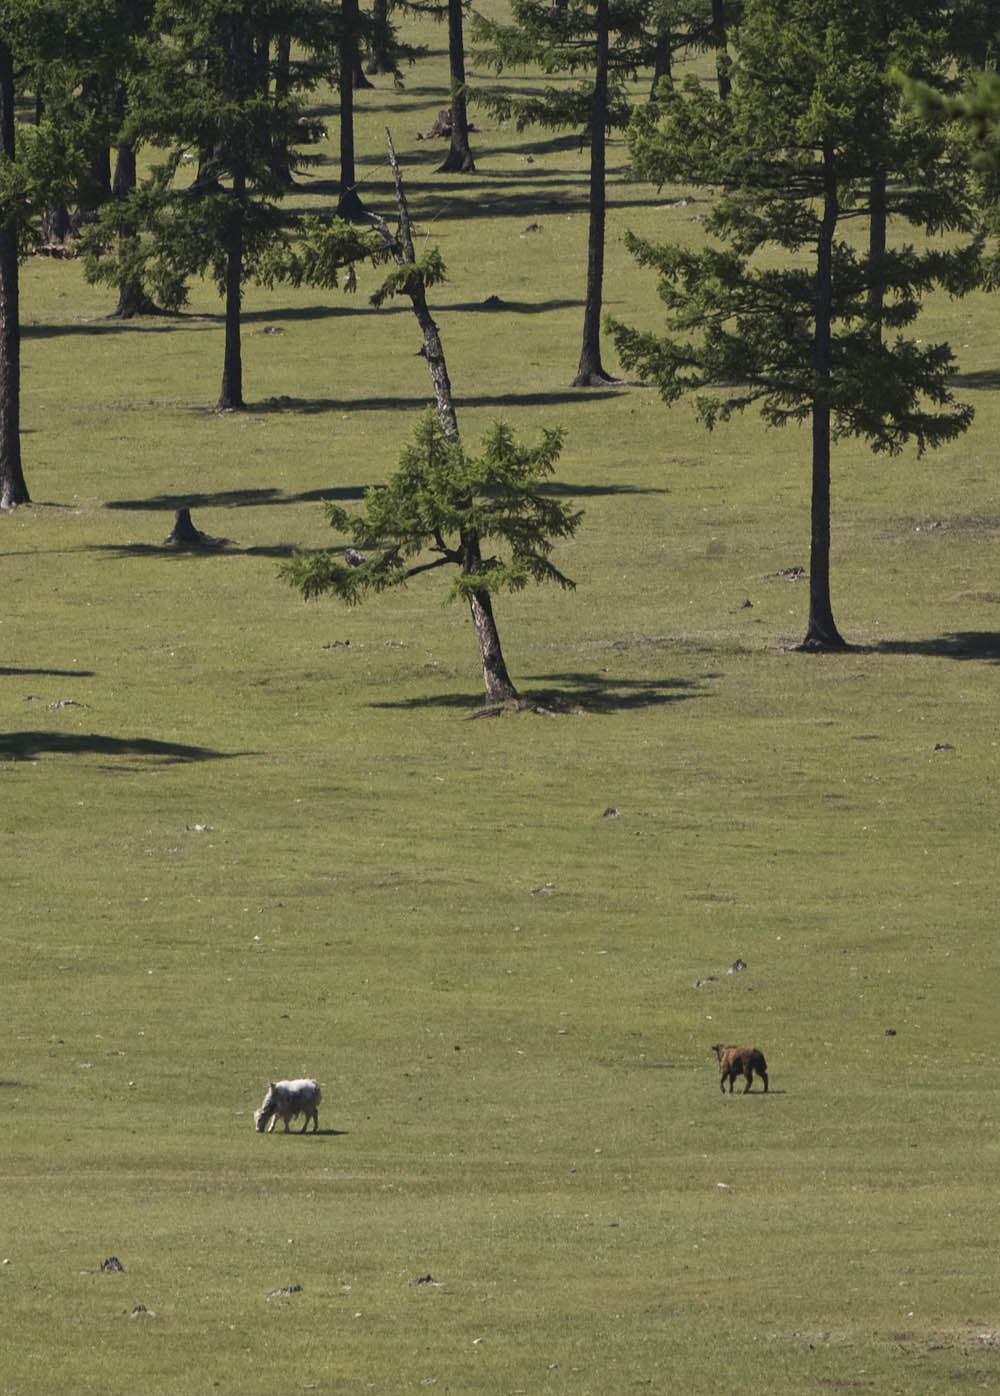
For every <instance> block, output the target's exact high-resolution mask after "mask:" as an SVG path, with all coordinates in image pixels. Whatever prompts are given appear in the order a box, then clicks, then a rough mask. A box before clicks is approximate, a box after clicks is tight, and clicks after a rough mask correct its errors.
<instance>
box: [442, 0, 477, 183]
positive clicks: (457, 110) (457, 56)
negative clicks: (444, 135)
mask: <svg viewBox="0 0 1000 1396" xmlns="http://www.w3.org/2000/svg"><path fill="white" fill-rule="evenodd" d="M462 3H463V0H448V62H449V64H450V66H451V146H450V148H449V150H448V154H447V155H446V156H445V158H444V163H443V164H441V165H439V166H438V173H439V174H472V173H474V172H475V168H476V162H475V161H474V160H473V158H472V151H471V150H470V149H469V115H468V109H467V106H466V100H465V35H464V33H463V31H462Z"/></svg>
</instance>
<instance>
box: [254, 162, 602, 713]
mask: <svg viewBox="0 0 1000 1396" xmlns="http://www.w3.org/2000/svg"><path fill="white" fill-rule="evenodd" d="M389 159H390V163H391V166H392V170H393V175H394V178H395V183H396V202H397V209H398V227H397V229H396V230H395V231H392V230H390V228H389V226H388V224H387V223H385V221H384V220H382V219H381V218H376V219H375V220H374V221H375V223H376V224H377V229H378V236H379V239H380V243H381V246H380V248H379V250H378V251H377V252H376V253H375V259H376V260H379V261H386V260H391V261H392V262H393V263H394V264H395V269H394V270H393V271H392V272H391V273H390V275H389V276H388V277H387V278H386V279H385V281H384V282H383V285H382V286H381V287H380V289H379V290H378V291H377V292H376V293H375V295H374V296H373V297H372V302H373V304H374V305H376V306H379V305H382V304H384V303H385V301H387V300H388V299H389V298H391V297H393V296H396V295H405V296H406V297H407V298H408V299H409V301H410V303H411V306H412V308H413V312H414V314H415V316H416V319H417V322H418V324H419V326H420V330H421V334H422V336H423V342H424V345H423V347H424V354H425V356H426V359H427V365H428V369H429V370H430V376H431V383H432V387H433V390H434V398H435V407H434V409H432V410H429V411H428V412H427V413H426V414H425V415H424V416H423V417H422V418H421V420H420V422H419V423H418V425H417V428H416V431H415V432H414V435H413V439H412V441H411V442H410V444H409V445H408V446H407V447H406V448H405V449H404V450H403V452H402V455H401V457H400V462H399V468H398V470H397V471H396V472H395V474H394V475H392V476H391V478H390V479H389V480H388V481H387V482H386V484H385V485H381V486H373V487H371V488H369V490H368V491H367V492H366V495H365V507H364V510H363V511H362V512H361V513H358V514H348V513H347V512H346V511H345V510H344V509H342V508H339V507H338V506H336V505H333V504H327V506H326V511H327V516H328V518H329V520H330V523H331V524H332V526H333V527H334V528H336V529H337V531H338V532H339V533H341V534H342V535H346V537H348V538H349V539H350V540H351V546H350V547H347V548H346V549H341V550H338V551H330V550H321V551H309V552H299V553H296V554H295V555H294V556H293V557H292V558H291V559H290V560H289V561H288V562H287V563H285V564H284V566H283V567H282V569H281V571H282V574H283V575H284V576H285V578H286V579H287V580H288V581H289V582H291V583H292V585H293V586H295V587H297V588H298V589H299V590H300V591H301V592H302V593H303V595H304V596H306V597H313V596H318V595H321V594H322V593H325V592H333V593H334V594H335V595H337V596H339V597H340V598H341V599H342V600H344V601H347V602H349V603H356V602H359V601H361V600H363V599H364V598H365V597H366V596H368V595H370V594H373V593H378V592H381V591H384V590H385V589H386V588H388V587H392V586H399V585H401V584H404V583H405V582H407V581H408V580H409V579H410V578H412V577H415V576H417V575H419V574H421V573H427V572H434V571H437V570H438V569H439V568H447V569H449V571H450V572H451V574H452V586H451V595H452V597H453V598H457V599H461V600H463V601H465V602H466V603H467V604H468V606H469V611H470V615H471V618H472V622H473V625H474V627H475V631H476V638H477V641H478V644H479V653H480V658H481V660H482V671H483V683H484V687H485V692H486V698H487V701H488V702H490V703H492V704H503V703H506V702H508V701H510V700H512V699H515V698H517V689H516V688H515V686H514V684H513V682H512V680H511V678H510V674H509V673H508V670H507V665H506V661H505V659H504V655H503V650H502V648H501V644H500V634H499V631H498V629H497V624H496V619H495V616H494V611H493V597H494V596H495V595H497V594H498V593H500V592H505V591H508V592H509V591H519V590H521V589H522V588H523V587H525V586H527V585H528V583H530V582H545V581H554V582H556V583H557V584H558V585H560V586H562V587H572V586H573V583H572V582H571V581H570V580H569V578H568V577H566V576H565V575H564V574H563V573H562V572H561V571H560V570H559V569H558V568H557V567H556V566H555V565H554V564H553V562H552V561H551V557H550V554H551V551H552V545H553V542H554V540H556V539H560V538H569V537H571V536H572V534H573V533H574V532H575V531H576V529H577V526H578V525H579V522H580V518H581V514H580V512H579V511H576V510H573V509H572V508H571V507H569V506H568V505H566V504H565V503H562V502H561V501H559V500H557V499H555V498H553V497H552V496H551V495H547V494H546V493H545V478H546V476H548V475H549V474H550V473H551V471H552V469H553V466H554V464H555V461H556V460H557V458H558V456H559V452H560V449H561V446H562V433H561V432H560V431H558V430H547V431H544V432H543V433H542V436H541V439H540V441H539V442H538V444H537V445H535V446H532V447H527V446H524V445H521V444H519V443H518V441H517V440H516V439H515V437H514V434H513V432H512V431H511V429H510V428H509V427H508V426H507V425H506V424H505V423H503V422H498V423H496V424H495V425H494V426H493V427H491V429H490V430H489V431H488V432H487V433H486V434H485V436H484V437H483V441H482V449H481V451H480V453H479V454H478V455H471V454H470V453H468V452H467V451H466V450H465V447H464V445H463V443H462V440H461V438H460V434H459V426H458V415H457V413H456V410H455V402H454V397H453V394H452V388H451V380H450V377H449V374H448V367H447V363H446V361H445V355H444V349H443V347H442V344H441V336H440V333H439V332H438V328H437V325H436V323H435V321H434V319H433V317H432V315H431V312H430V308H429V306H428V304H427V289H428V287H430V286H434V285H436V284H438V283H439V282H441V281H442V280H443V279H444V274H445V272H444V263H443V261H442V259H441V256H440V253H439V252H438V251H437V249H436V248H430V249H428V250H426V251H424V252H423V253H422V254H421V255H420V256H419V257H418V256H417V253H416V250H415V247H414V240H413V232H412V227H411V222H410V215H409V210H408V207H407V202H406V197H405V194H404V190H403V182H402V179H401V176H400V171H399V166H398V163H397V161H396V156H395V152H394V150H393V147H392V142H391V140H390V141H389ZM347 231H348V230H347V229H346V228H345V225H343V224H339V225H338V224H332V225H329V226H327V227H318V226H314V227H313V228H312V230H311V233H312V236H311V246H310V247H309V248H307V249H300V250H298V251H296V252H295V254H294V256H295V259H296V260H295V263H294V267H293V270H292V274H293V278H295V277H301V278H302V279H308V280H311V281H313V282H318V283H321V284H323V283H325V282H326V281H327V280H328V278H335V277H337V276H338V275H339V274H340V270H341V269H342V267H343V265H344V263H345V261H350V260H351V259H352V257H353V255H354V253H352V251H351V249H350V247H347V248H345V236H346V233H347ZM373 250H374V249H369V251H370V252H371V251H373ZM286 274H287V273H286Z"/></svg>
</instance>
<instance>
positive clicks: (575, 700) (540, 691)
mask: <svg viewBox="0 0 1000 1396" xmlns="http://www.w3.org/2000/svg"><path fill="white" fill-rule="evenodd" d="M534 683H540V684H544V685H545V687H544V688H536V687H534V686H533V685H534ZM707 697H711V693H710V692H709V691H708V690H707V689H705V688H704V687H703V686H702V684H701V682H700V680H698V679H680V678H665V679H616V678H612V677H611V676H609V675H605V674H545V675H538V676H536V678H535V679H534V680H533V681H532V686H531V687H526V688H524V689H523V690H522V692H521V699H520V706H521V707H522V708H523V710H524V711H526V712H531V711H538V710H542V711H543V712H545V713H557V714H564V713H565V714H573V713H578V712H587V713H598V714H601V715H605V716H607V715H609V714H612V713H618V712H630V711H634V710H636V709H639V708H653V707H662V706H664V705H666V704H669V703H680V702H684V701H686V700H687V699H690V698H707ZM483 703H484V699H483V694H482V692H481V691H479V692H476V693H431V694H426V695H424V696H423V697H421V698H399V699H395V700H392V701H386V702H380V703H372V704H371V705H370V706H371V707H373V708H394V709H402V710H403V711H415V710H417V709H420V708H454V709H458V710H461V711H463V712H469V710H470V709H471V710H474V711H475V710H482V709H483ZM499 711H500V709H498V712H499Z"/></svg>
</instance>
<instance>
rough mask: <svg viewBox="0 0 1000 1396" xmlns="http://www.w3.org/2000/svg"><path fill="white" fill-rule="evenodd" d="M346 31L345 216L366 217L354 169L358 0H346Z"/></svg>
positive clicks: (342, 89) (340, 207) (341, 206)
mask: <svg viewBox="0 0 1000 1396" xmlns="http://www.w3.org/2000/svg"><path fill="white" fill-rule="evenodd" d="M341 12H342V19H343V26H344V27H343V31H342V33H341V37H340V72H339V75H338V92H339V94H340V200H339V202H338V204H337V213H338V214H339V215H340V217H341V218H347V219H355V218H363V217H364V206H363V205H362V202H361V199H360V197H359V195H358V191H357V187H356V185H357V179H356V178H355V173H354V66H355V63H356V61H357V53H356V48H357V32H358V0H343V3H342V6H341Z"/></svg>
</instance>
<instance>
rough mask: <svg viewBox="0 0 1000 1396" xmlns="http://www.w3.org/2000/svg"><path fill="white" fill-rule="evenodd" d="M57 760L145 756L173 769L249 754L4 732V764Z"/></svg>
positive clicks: (144, 740)
mask: <svg viewBox="0 0 1000 1396" xmlns="http://www.w3.org/2000/svg"><path fill="white" fill-rule="evenodd" d="M47 753H51V754H53V755H57V756H95V755H96V756H143V757H146V758H147V759H148V760H149V761H150V762H153V763H156V764H159V765H162V766H172V765H178V764H181V763H185V762H189V761H221V760H229V759H231V758H232V757H233V756H235V755H249V753H247V752H240V753H236V752H226V751H214V750H213V749H212V748H211V747H207V746H189V745H188V744H187V743H184V742H160V741H156V740H155V739H153V738H151V737H109V736H105V735H104V734H102V733H100V732H40V731H33V732H0V761H4V760H6V761H33V760H35V758H36V757H38V756H42V755H44V754H47Z"/></svg>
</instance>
